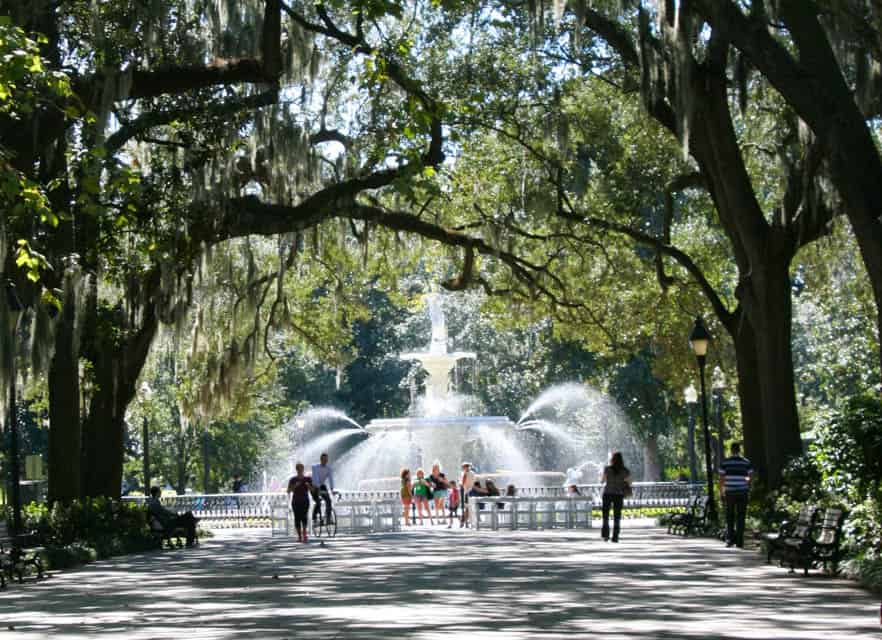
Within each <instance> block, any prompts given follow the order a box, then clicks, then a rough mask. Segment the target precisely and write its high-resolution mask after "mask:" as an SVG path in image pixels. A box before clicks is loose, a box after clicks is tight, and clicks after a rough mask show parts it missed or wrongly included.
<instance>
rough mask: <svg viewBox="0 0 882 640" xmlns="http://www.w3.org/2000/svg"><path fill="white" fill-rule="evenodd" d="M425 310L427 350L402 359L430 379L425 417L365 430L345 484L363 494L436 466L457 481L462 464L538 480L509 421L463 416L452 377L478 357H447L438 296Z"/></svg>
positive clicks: (381, 423) (424, 402) (556, 477)
mask: <svg viewBox="0 0 882 640" xmlns="http://www.w3.org/2000/svg"><path fill="white" fill-rule="evenodd" d="M427 307H428V312H429V318H430V319H431V322H432V337H431V340H430V342H429V346H428V349H427V350H426V351H419V352H411V353H403V354H401V355H400V357H401V358H402V359H404V360H416V361H418V362H419V363H420V364H421V365H422V366H423V368H424V369H425V371H426V373H427V378H426V383H425V385H426V395H425V397H424V398H422V399H421V402H420V403H419V404H420V409H421V411H420V413H421V415H417V416H409V417H403V418H382V419H377V420H372V421H371V422H369V423H368V424H367V425H366V427H365V429H366V431H367V432H368V433H369V434H370V438H368V439H367V440H366V441H365V442H363V443H362V444H361V445H359V446H358V447H356V449H354V450H353V451H352V452H351V453H350V454H349V455H347V456H346V458H345V459H344V460H343V463H344V464H348V465H351V469H352V470H354V477H353V474H352V473H346V476H347V479H350V480H357V484H358V486H359V487H360V488H379V487H380V486H384V485H388V484H391V483H392V482H393V481H394V480H395V478H397V474H398V471H399V470H400V468H401V467H402V466H408V467H411V468H412V469H414V468H417V467H425V468H426V470H427V471H428V468H429V467H431V465H432V463H433V462H434V461H436V460H437V461H439V462H440V463H441V466H442V469H443V470H445V471H446V472H447V473H448V474H450V477H455V476H456V473H457V471H458V470H459V468H460V464H461V462H462V461H464V460H468V461H469V462H471V463H472V464H473V465H474V466H475V467H477V469H478V470H479V471H480V472H481V473H482V474H484V475H487V474H491V473H492V474H497V475H499V476H500V478H501V481H503V482H505V481H507V480H509V479H510V480H513V481H517V480H518V478H519V477H523V476H525V475H530V476H534V477H535V476H537V473H536V472H535V471H534V470H533V468H532V465H531V463H530V459H529V456H528V455H527V453H526V451H525V449H524V441H525V440H526V439H528V436H525V435H524V434H523V433H521V432H519V431H518V429H517V428H516V425H515V424H514V423H513V422H512V421H511V420H510V419H509V418H508V417H506V416H478V415H468V413H466V414H464V415H461V412H462V411H463V407H464V406H467V405H468V403H467V402H463V396H459V395H457V394H455V393H452V392H451V389H450V373H451V371H452V370H453V368H454V367H455V366H456V363H457V362H458V361H460V360H467V359H474V358H475V353H473V352H468V351H453V352H449V351H448V344H447V321H446V317H445V314H444V309H443V306H442V303H441V296H440V295H438V294H430V295H429V296H428V299H427ZM547 475H548V476H549V477H553V479H554V481H555V482H557V483H559V482H560V481H561V479H562V478H563V474H562V473H551V474H547ZM393 486H397V485H393Z"/></svg>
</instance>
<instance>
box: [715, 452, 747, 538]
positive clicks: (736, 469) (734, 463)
mask: <svg viewBox="0 0 882 640" xmlns="http://www.w3.org/2000/svg"><path fill="white" fill-rule="evenodd" d="M731 453H732V455H730V456H729V457H728V458H726V459H725V460H723V461H722V462H721V463H720V495H724V496H725V497H726V546H727V547H731V546H733V545H735V546H737V547H738V548H740V549H743V548H744V520H745V518H746V517H747V494H748V492H749V491H750V478H751V476H752V475H753V465H751V464H750V460H748V459H747V458H745V457H743V456H742V455H741V445H739V444H738V443H737V442H736V443H735V444H733V445H732V448H731Z"/></svg>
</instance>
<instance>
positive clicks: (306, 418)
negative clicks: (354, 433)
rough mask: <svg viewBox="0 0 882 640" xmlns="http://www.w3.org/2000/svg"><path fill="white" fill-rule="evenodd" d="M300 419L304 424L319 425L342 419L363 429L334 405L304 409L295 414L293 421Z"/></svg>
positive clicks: (296, 421)
mask: <svg viewBox="0 0 882 640" xmlns="http://www.w3.org/2000/svg"><path fill="white" fill-rule="evenodd" d="M300 420H302V421H303V424H304V425H313V424H319V425H321V424H325V423H332V422H335V421H341V420H342V421H343V422H348V423H349V424H351V425H352V426H353V427H356V428H358V429H364V427H362V426H361V425H360V424H358V423H357V422H356V421H355V420H353V419H352V418H350V417H349V416H347V415H346V414H345V413H343V412H342V411H340V410H339V409H335V408H334V407H314V408H312V409H308V410H307V411H304V412H303V413H302V414H300V415H299V416H297V418H295V419H294V420H293V422H294V423H298V422H299V421H300ZM289 424H290V423H289Z"/></svg>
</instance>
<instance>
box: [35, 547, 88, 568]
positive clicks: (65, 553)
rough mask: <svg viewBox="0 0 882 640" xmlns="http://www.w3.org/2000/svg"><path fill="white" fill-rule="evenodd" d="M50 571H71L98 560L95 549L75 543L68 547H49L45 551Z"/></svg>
mask: <svg viewBox="0 0 882 640" xmlns="http://www.w3.org/2000/svg"><path fill="white" fill-rule="evenodd" d="M43 553H44V555H45V556H46V561H47V564H48V566H49V568H50V569H69V568H71V567H76V566H77V565H81V564H86V563H87V562H92V561H94V560H96V559H97V557H98V554H97V552H96V551H95V549H92V548H91V547H87V546H86V545H83V544H79V543H75V544H68V545H61V546H59V545H49V546H47V547H45V549H44V551H43Z"/></svg>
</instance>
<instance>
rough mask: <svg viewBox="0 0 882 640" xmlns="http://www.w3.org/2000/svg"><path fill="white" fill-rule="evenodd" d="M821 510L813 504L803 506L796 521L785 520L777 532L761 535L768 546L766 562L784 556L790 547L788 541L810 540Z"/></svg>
mask: <svg viewBox="0 0 882 640" xmlns="http://www.w3.org/2000/svg"><path fill="white" fill-rule="evenodd" d="M818 513H820V510H819V509H818V508H817V507H816V506H814V505H811V504H806V505H803V506H802V508H801V509H800V510H799V514H798V515H797V516H796V520H783V521H782V522H781V524H780V525H778V530H777V531H769V532H766V533H763V534H761V535H760V537H761V539H762V541H763V543H764V544H765V545H766V562H768V563H771V562H772V556H774V555H775V554H778V555H779V556H780V555H782V554H783V553H784V551H785V549H787V548H788V545H787V544H786V543H785V541H786V540H809V539H811V536H812V531H813V530H814V528H815V525H816V523H817V519H818Z"/></svg>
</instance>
